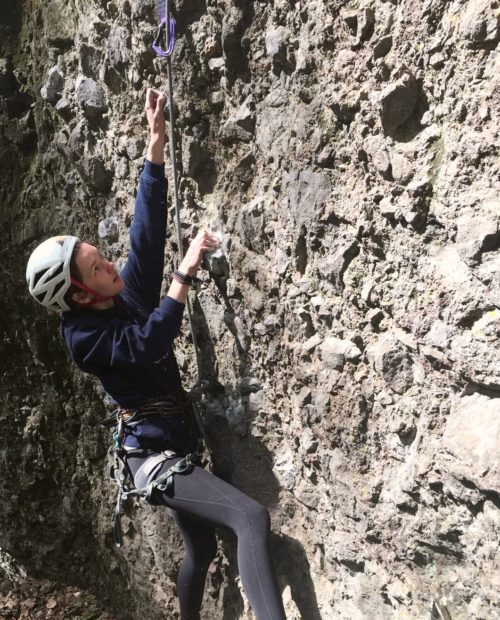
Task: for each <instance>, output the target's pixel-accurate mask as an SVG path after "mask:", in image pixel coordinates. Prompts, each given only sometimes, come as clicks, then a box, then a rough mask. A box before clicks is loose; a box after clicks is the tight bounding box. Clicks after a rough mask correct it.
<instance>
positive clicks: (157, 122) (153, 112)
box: [144, 88, 165, 164]
mask: <svg viewBox="0 0 500 620" xmlns="http://www.w3.org/2000/svg"><path fill="white" fill-rule="evenodd" d="M164 106H165V94H164V93H160V92H159V91H157V90H153V89H152V88H148V90H147V91H146V104H145V106H144V110H145V112H146V117H147V119H148V125H149V129H150V132H151V139H150V142H149V146H148V152H147V155H146V158H147V159H148V160H149V161H150V162H152V163H153V164H163V160H164V151H165V114H164V113H163V108H164Z"/></svg>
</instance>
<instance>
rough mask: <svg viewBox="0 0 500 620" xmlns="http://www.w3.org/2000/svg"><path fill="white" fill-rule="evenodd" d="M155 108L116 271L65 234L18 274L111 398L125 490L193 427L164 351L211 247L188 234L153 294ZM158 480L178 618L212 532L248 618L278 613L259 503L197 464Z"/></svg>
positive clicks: (162, 211) (176, 454)
mask: <svg viewBox="0 0 500 620" xmlns="http://www.w3.org/2000/svg"><path fill="white" fill-rule="evenodd" d="M164 103H165V96H164V94H160V93H159V92H157V91H154V90H152V89H148V91H147V94H146V105H145V112H146V117H147V121H148V125H149V129H150V143H149V147H148V151H147V156H146V161H145V165H144V169H143V172H142V174H141V177H140V181H139V187H138V192H137V198H136V203H135V212H134V219H133V223H132V226H131V230H130V252H129V254H128V258H127V262H126V264H125V267H124V268H123V270H122V271H121V272H120V273H118V272H117V270H116V268H115V266H114V264H113V263H112V262H110V261H109V260H107V259H106V258H104V257H103V256H102V255H101V253H100V252H99V250H98V249H97V248H96V247H95V246H93V245H91V244H89V243H86V242H84V241H81V240H80V239H78V238H77V237H74V236H69V235H65V236H60V237H52V238H50V239H48V240H46V241H45V242H43V243H42V244H40V245H39V246H38V247H37V248H36V249H35V250H34V252H33V253H32V254H31V256H30V259H29V262H28V266H27V272H26V278H27V281H28V285H29V290H30V293H31V294H32V295H33V296H34V298H35V299H36V300H37V301H38V302H39V303H41V304H42V305H44V306H46V307H48V308H52V309H56V310H62V315H61V317H62V319H61V333H62V335H63V337H64V339H65V341H66V345H67V347H68V350H69V353H70V356H71V358H72V359H73V361H74V362H75V363H76V364H77V365H78V366H79V368H81V369H82V370H83V371H85V372H88V373H92V374H93V375H96V376H97V377H98V378H99V380H100V381H101V383H102V385H103V387H104V389H105V391H106V392H107V393H108V394H109V396H110V397H111V398H112V399H113V400H114V401H115V402H116V403H117V405H118V407H119V415H120V414H122V415H121V420H122V424H123V426H122V428H123V449H124V452H125V453H126V456H125V457H124V458H125V460H126V466H127V469H128V471H129V473H130V475H131V476H132V478H133V479H134V482H135V484H136V486H137V487H139V486H142V484H143V483H144V480H146V481H150V480H151V479H153V478H154V477H155V476H156V477H158V478H159V477H161V476H162V474H164V473H165V472H167V471H168V470H169V469H170V468H172V466H175V465H176V464H177V463H180V462H181V461H182V459H183V458H184V457H185V456H186V455H187V454H189V453H192V452H193V451H194V450H195V448H196V439H197V432H196V429H195V428H194V425H193V423H192V417H190V416H189V415H188V413H187V412H188V410H189V405H188V403H187V401H186V395H185V392H184V390H183V389H182V386H181V380H180V374H179V369H178V367H177V362H176V360H175V356H174V353H173V350H172V346H173V341H174V339H175V338H176V336H177V335H178V334H179V330H180V328H181V321H182V315H183V310H184V304H185V302H186V298H187V295H188V291H189V286H190V284H191V282H192V278H193V277H194V276H195V274H196V273H197V271H198V269H199V267H200V264H201V262H202V260H203V256H204V254H205V252H207V251H211V250H214V249H216V248H217V247H218V245H219V243H220V242H219V240H218V239H217V238H216V237H215V236H214V235H213V234H212V233H210V232H208V231H202V232H200V233H199V234H198V235H197V236H196V237H195V238H194V240H193V241H192V242H191V244H190V246H189V249H188V251H187V252H186V255H185V257H184V259H183V260H182V262H181V264H180V265H179V268H178V271H176V272H174V274H173V276H172V277H173V279H172V283H171V285H170V288H169V290H168V293H167V295H166V296H165V297H164V298H163V299H161V300H160V289H161V284H162V278H163V267H164V248H165V236H166V230H165V229H166V220H167V205H166V190H167V183H166V179H165V170H164V144H165V118H164V114H163V107H164ZM160 455H161V456H160ZM151 463H153V466H151ZM170 482H171V484H169V485H168V487H167V488H166V489H165V490H164V491H160V490H159V489H161V488H162V487H159V488H157V489H156V490H155V491H154V493H153V495H152V497H151V500H150V501H151V502H152V503H156V504H163V505H165V506H168V508H170V509H171V513H172V515H173V518H174V521H175V523H176V524H177V526H178V528H179V530H180V532H181V535H182V538H183V541H184V545H185V555H184V559H183V561H182V564H181V566H180V570H179V575H178V592H179V603H180V613H181V619H182V620H195V619H199V617H200V607H201V603H202V598H203V590H204V585H205V578H206V574H207V571H208V567H209V565H210V563H211V561H212V559H213V558H214V557H215V554H216V551H217V543H216V538H215V530H214V528H215V527H224V528H229V529H230V530H232V531H233V532H234V533H235V534H236V536H237V539H238V568H239V572H240V577H241V581H242V584H243V587H244V589H245V593H246V595H247V597H248V600H249V603H250V605H251V607H252V610H253V612H254V613H255V616H256V618H258V620H281V619H284V618H285V612H284V609H283V603H282V600H281V596H280V591H279V587H278V583H277V580H276V576H275V574H274V570H273V565H272V561H271V557H270V551H269V541H268V536H269V528H270V519H269V514H268V512H267V510H266V509H265V508H264V507H263V506H261V505H260V504H259V503H258V502H256V501H255V500H253V499H251V498H250V497H248V496H246V495H245V494H244V493H242V492H240V491H238V490H237V489H235V488H234V487H233V486H231V485H229V484H227V483H226V482H224V481H223V480H221V479H219V478H217V477H216V476H215V475H213V474H211V473H209V472H207V471H205V469H203V467H201V466H199V465H191V467H189V468H187V469H186V470H185V471H184V473H178V474H175V475H174V476H173V478H171V479H170Z"/></svg>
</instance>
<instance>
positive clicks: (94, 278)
mask: <svg viewBox="0 0 500 620" xmlns="http://www.w3.org/2000/svg"><path fill="white" fill-rule="evenodd" d="M75 262H76V266H77V267H78V270H79V271H80V273H81V275H82V282H83V284H85V286H88V287H89V288H91V289H93V290H94V291H96V293H99V294H100V295H103V296H109V297H111V296H113V295H117V294H118V293H119V292H120V291H122V290H123V288H124V287H125V282H124V281H123V279H122V278H120V276H119V275H118V272H117V271H116V268H115V265H114V263H112V262H111V261H109V260H107V259H106V258H104V256H102V255H101V253H100V251H99V250H98V249H97V248H96V247H95V246H94V245H90V243H85V242H84V241H83V242H82V243H81V245H80V247H79V248H78V252H77V254H76V257H75Z"/></svg>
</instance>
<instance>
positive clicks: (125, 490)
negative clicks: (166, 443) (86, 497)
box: [100, 397, 204, 548]
mask: <svg viewBox="0 0 500 620" xmlns="http://www.w3.org/2000/svg"><path fill="white" fill-rule="evenodd" d="M193 406H194V405H189V407H193ZM189 407H186V406H185V405H184V406H182V405H181V404H180V402H179V399H178V398H176V397H170V398H169V397H166V400H162V401H157V402H154V403H147V404H146V405H144V407H140V408H139V409H137V410H133V411H129V410H125V409H116V410H115V411H113V413H112V414H111V415H110V416H109V417H107V418H106V419H104V420H101V422H100V424H102V425H104V426H107V427H116V429H115V431H114V433H113V447H114V458H113V465H112V466H111V469H110V478H111V479H112V480H113V481H114V482H115V483H116V485H117V487H118V488H117V495H116V503H115V509H114V513H113V535H114V540H115V545H116V546H117V547H118V548H119V547H121V546H122V545H123V531H122V527H121V516H122V514H123V503H124V502H125V501H126V500H127V499H128V498H129V497H137V498H139V499H143V500H145V501H147V502H151V500H152V497H153V495H154V491H155V490H156V489H157V490H158V491H160V492H162V493H163V492H166V493H167V494H168V493H171V492H172V489H173V477H174V475H176V474H186V473H190V472H191V471H192V469H193V467H194V465H195V464H196V465H203V464H204V463H203V462H202V454H203V441H202V440H201V438H198V439H197V446H196V449H195V450H194V451H192V452H190V453H188V454H186V455H185V456H184V457H183V458H182V459H181V460H180V461H178V462H177V463H176V464H175V465H172V467H169V469H167V471H165V472H164V473H162V474H161V475H160V476H157V474H158V472H159V470H160V468H161V466H162V464H163V463H164V462H165V461H167V460H168V459H171V458H174V457H176V456H178V455H177V454H176V452H173V451H172V450H163V451H162V452H160V453H156V452H153V451H150V450H145V449H142V448H134V447H129V446H125V445H124V441H123V440H124V438H125V429H126V427H133V425H134V424H135V423H137V422H139V421H141V420H144V419H145V418H147V417H150V416H153V415H156V416H158V415H160V416H168V415H188V412H187V409H188V408H189ZM191 424H192V423H191ZM148 453H150V454H151V456H150V457H149V458H147V459H146V460H145V461H144V463H143V464H142V465H141V467H140V468H139V469H138V471H137V472H136V475H135V476H134V479H133V481H132V476H131V474H130V471H129V469H128V467H127V457H129V456H132V455H134V454H140V455H144V454H146V455H147V454H148Z"/></svg>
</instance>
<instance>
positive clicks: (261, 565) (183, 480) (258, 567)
mask: <svg viewBox="0 0 500 620" xmlns="http://www.w3.org/2000/svg"><path fill="white" fill-rule="evenodd" d="M179 460H180V457H174V458H171V459H168V460H167V461H165V463H164V464H163V465H162V467H161V469H160V470H159V472H158V475H160V474H162V473H163V472H165V471H166V470H167V469H168V468H169V467H171V466H172V465H174V464H175V463H177V462H178V461H179ZM143 462H144V457H135V456H130V457H129V458H128V459H127V464H128V466H129V468H130V470H131V473H132V474H133V475H135V473H136V471H137V470H138V469H139V467H140V466H141V465H142V463H143ZM156 493H157V495H156V497H155V503H158V504H164V505H166V506H168V507H169V508H170V509H171V510H172V513H173V517H174V521H175V523H176V525H177V527H178V528H179V530H180V532H181V534H182V538H183V541H184V546H185V555H184V559H183V561H182V565H181V567H180V570H179V576H178V581H177V585H178V591H179V603H180V609H181V619H182V620H199V618H200V607H201V602H202V598H203V590H204V587H205V578H206V575H207V571H208V567H209V566H210V563H211V561H212V560H213V558H214V557H215V554H216V552H217V542H216V539H215V531H214V526H217V527H225V528H229V529H230V530H232V531H233V532H234V533H235V534H236V536H237V538H238V568H239V572H240V577H241V582H242V584H243V587H244V589H245V594H246V595H247V597H248V601H249V603H250V606H251V607H252V610H253V612H254V614H255V617H256V618H257V620H286V616H285V611H284V609H283V602H282V600H281V595H280V591H279V587H278V583H277V580H276V576H275V573H274V569H273V565H272V561H271V556H270V552H269V541H268V539H269V529H270V519H269V513H268V512H267V510H266V509H265V508H264V507H263V506H262V505H261V504H259V503H258V502H256V501H255V500H253V499H251V498H250V497H248V496H247V495H245V494H244V493H242V492H241V491H238V490H237V489H235V488H234V487H233V486H231V485H230V484H228V483H227V482H224V481H223V480H221V479H220V478H217V477H216V476H214V475H213V474H211V473H209V472H207V471H205V470H204V469H203V468H202V467H198V466H194V469H193V470H192V471H191V472H190V473H189V474H176V475H175V476H174V484H173V490H172V491H171V493H170V494H169V495H167V493H161V494H160V493H159V492H158V491H156Z"/></svg>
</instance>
